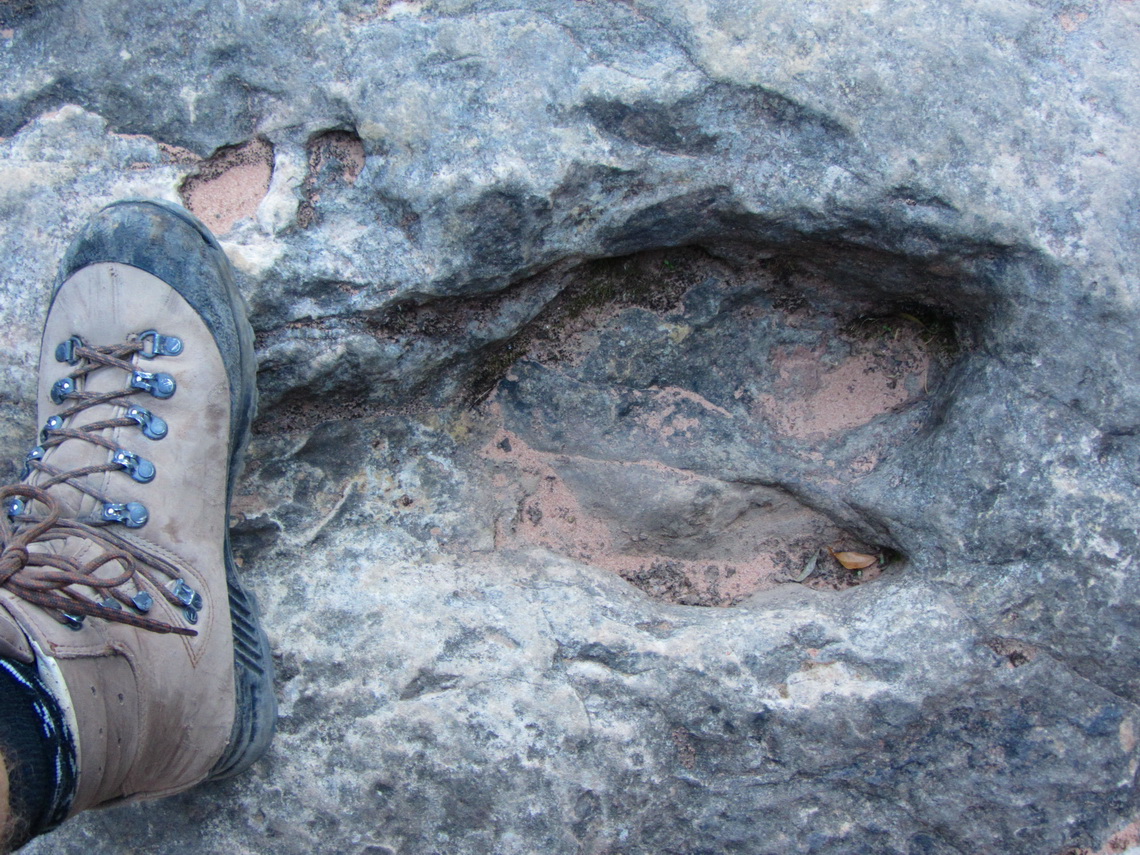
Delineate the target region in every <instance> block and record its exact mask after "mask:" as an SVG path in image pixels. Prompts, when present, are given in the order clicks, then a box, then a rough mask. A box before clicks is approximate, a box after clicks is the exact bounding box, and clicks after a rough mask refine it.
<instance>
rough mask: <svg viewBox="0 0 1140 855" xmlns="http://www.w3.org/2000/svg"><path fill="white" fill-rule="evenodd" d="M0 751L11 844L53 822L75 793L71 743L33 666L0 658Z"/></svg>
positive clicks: (52, 825)
mask: <svg viewBox="0 0 1140 855" xmlns="http://www.w3.org/2000/svg"><path fill="white" fill-rule="evenodd" d="M0 751H2V752H3V754H4V760H5V762H6V764H7V766H8V803H9V808H10V811H11V814H12V820H13V825H14V828H13V836H14V837H16V839H15V840H14V841H12V842H13V844H14V846H16V847H18V846H22V845H23V844H24V843H25V842H27V841H28V840H30V839H31V838H32V837H34V836H35V835H37V834H42V833H43V832H45V831H49V830H51V829H52V828H55V827H56V826H57V825H59V824H60V823H61V822H63V820H64V819H65V818H66V816H67V810H68V807H69V806H70V804H71V799H72V797H73V796H74V794H75V746H74V743H73V741H72V737H71V734H70V733H68V732H67V726H66V724H65V720H64V717H63V712H62V711H61V710H60V708H59V703H58V702H57V701H56V699H55V697H54V696H53V695H52V694H51V692H49V691H48V690H47V688H46V687H45V686H44V685H43V683H42V682H40V679H39V676H38V675H37V672H36V669H35V666H32V665H25V664H23V663H22V662H14V661H12V660H9V659H0Z"/></svg>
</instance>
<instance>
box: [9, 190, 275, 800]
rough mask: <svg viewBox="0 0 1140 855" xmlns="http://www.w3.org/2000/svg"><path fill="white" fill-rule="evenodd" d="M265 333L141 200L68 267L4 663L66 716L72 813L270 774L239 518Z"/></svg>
mask: <svg viewBox="0 0 1140 855" xmlns="http://www.w3.org/2000/svg"><path fill="white" fill-rule="evenodd" d="M254 373H255V364H254V357H253V335H252V331H251V329H250V326H249V323H248V321H247V320H246V317H245V313H244V306H243V302H242V299H241V296H240V295H239V293H238V291H237V289H236V287H235V285H234V279H233V271H232V269H231V268H230V266H229V263H228V261H227V260H226V257H225V255H224V254H223V252H222V250H221V248H220V247H219V246H218V243H217V241H215V240H214V238H213V237H212V236H211V235H210V233H209V232H208V231H207V230H206V228H205V227H204V226H203V225H202V224H201V223H199V222H198V221H197V220H196V219H195V218H194V217H193V216H191V215H190V214H189V213H188V212H186V211H184V210H181V209H178V208H175V207H173V206H168V205H165V204H160V203H154V202H122V203H118V204H114V205H111V206H109V207H107V208H105V209H103V210H102V211H101V212H99V213H98V214H97V215H96V216H95V217H94V218H92V220H91V221H90V223H88V225H87V227H86V228H85V230H84V231H83V233H82V234H81V235H80V236H79V237H78V238H77V239H76V240H75V242H74V243H73V244H72V246H71V248H70V249H69V250H68V253H67V256H66V257H65V259H64V262H63V265H62V269H61V272H60V277H59V280H58V282H57V285H56V288H55V291H54V294H53V297H52V303H51V308H50V310H49V312H48V317H47V321H46V325H45V328H44V336H43V343H42V347H41V352H40V386H39V422H40V424H41V425H42V432H41V434H40V437H39V444H38V445H36V447H35V448H33V449H32V451H31V452H30V453H29V454H28V457H27V463H26V466H25V473H24V477H23V481H22V483H21V484H18V485H15V486H12V487H6V488H3V489H2V490H0V503H2V507H0V540H2V545H3V553H2V554H0V656H3V657H5V658H7V659H9V660H12V661H18V662H22V663H25V664H28V665H33V664H34V666H35V668H36V671H37V673H38V675H39V678H40V680H42V682H43V683H44V684H46V685H47V686H48V688H49V689H50V690H51V694H52V695H53V696H54V697H55V698H56V699H57V700H58V701H59V705H60V707H61V709H62V710H63V713H64V717H65V719H66V725H67V729H69V730H70V735H71V737H72V740H73V743H74V746H75V755H76V769H77V780H76V781H75V784H74V787H73V788H72V792H71V793H70V803H69V804H66V805H64V809H63V810H62V811H60V813H61V814H62V815H58V816H56V817H55V818H54V819H55V821H58V820H59V819H62V818H63V815H70V814H74V813H77V812H78V811H80V810H84V809H86V808H90V807H95V806H100V805H106V804H112V803H115V802H119V801H123V800H133V799H142V798H154V797H159V796H167V795H172V794H174V793H177V792H181V791H182V790H185V789H187V788H189V787H192V786H193V785H195V784H197V783H199V782H201V781H203V780H209V779H216V778H223V777H228V776H229V775H233V774H236V773H238V772H240V771H242V770H243V769H245V768H247V767H248V766H250V765H251V764H252V763H253V762H254V761H255V760H256V759H257V758H258V757H259V756H261V754H262V753H264V751H265V750H266V748H267V747H268V745H269V741H270V738H271V737H272V734H273V726H274V720H275V718H276V703H275V700H274V696H273V679H272V664H271V658H270V651H269V644H268V641H267V639H266V637H265V634H264V632H262V630H261V629H260V627H259V625H258V617H257V608H256V605H255V604H254V601H253V598H252V597H251V596H250V595H249V594H248V593H246V592H245V591H244V590H243V589H242V587H241V585H240V584H239V582H238V579H237V575H236V573H235V564H234V559H233V556H232V554H231V552H230V544H229V526H228V515H229V504H230V498H231V495H232V492H233V485H234V481H235V479H236V477H237V475H238V473H239V470H240V466H241V457H242V454H243V452H244V449H245V445H246V443H247V440H248V437H249V428H250V422H251V420H252V419H253V416H254V410H255V407H256V389H255V385H254Z"/></svg>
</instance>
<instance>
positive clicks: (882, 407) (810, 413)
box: [753, 339, 930, 439]
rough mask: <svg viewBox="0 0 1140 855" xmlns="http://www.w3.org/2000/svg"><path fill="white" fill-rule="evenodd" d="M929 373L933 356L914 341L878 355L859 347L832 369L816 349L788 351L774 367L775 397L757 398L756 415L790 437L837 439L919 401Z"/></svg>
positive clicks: (890, 346) (878, 351)
mask: <svg viewBox="0 0 1140 855" xmlns="http://www.w3.org/2000/svg"><path fill="white" fill-rule="evenodd" d="M929 367H930V355H929V353H928V352H927V351H926V350H925V349H924V348H922V347H921V345H919V344H918V342H916V341H913V340H909V339H903V340H899V341H896V342H890V343H889V344H888V345H887V346H886V347H882V346H880V347H879V348H878V349H876V350H873V349H872V348H871V346H870V345H859V344H857V345H855V346H854V347H853V352H852V353H851V355H850V356H848V357H847V358H845V359H842V360H841V361H839V362H838V363H836V364H830V365H829V364H827V363H826V361H825V360H824V358H823V354H821V353H819V352H817V351H815V350H812V349H810V348H806V347H797V348H793V349H790V350H782V351H779V352H777V354H776V357H775V360H774V363H773V368H774V369H775V371H776V372H777V377H776V380H775V382H774V384H773V393H770V394H763V395H759V396H757V399H756V403H755V405H754V406H753V415H754V416H756V417H757V418H761V419H764V420H766V421H767V422H768V423H770V424H771V425H773V427H775V428H776V430H777V431H779V432H780V433H782V434H784V435H786V436H791V437H796V438H798V439H814V438H819V437H827V436H832V435H834V434H837V433H840V432H841V431H846V430H851V429H852V428H855V427H858V426H859V425H862V424H866V423H867V422H869V421H871V419H873V418H874V417H875V416H878V415H881V414H882V413H888V412H890V411H892V410H894V409H896V408H897V407H900V406H902V405H904V404H906V403H909V402H910V401H912V400H914V399H915V398H917V397H918V396H919V395H920V394H922V391H923V387H924V385H925V382H926V374H927V371H928V370H929Z"/></svg>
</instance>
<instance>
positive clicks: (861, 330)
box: [0, 0, 1140, 855]
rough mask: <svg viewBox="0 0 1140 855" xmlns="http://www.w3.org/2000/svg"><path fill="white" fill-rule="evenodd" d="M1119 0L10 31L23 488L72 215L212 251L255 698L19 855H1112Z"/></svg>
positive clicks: (176, 17) (1129, 657)
mask: <svg viewBox="0 0 1140 855" xmlns="http://www.w3.org/2000/svg"><path fill="white" fill-rule="evenodd" d="M1132 5H1133V4H1129V3H1124V2H1120V3H1113V4H1099V5H1097V4H1071V3H1059V2H1058V3H1051V2H1045V3H1040V2H1034V3H1029V2H1009V3H1002V4H990V5H984V4H983V5H981V6H979V5H977V4H975V5H974V6H966V5H965V4H961V3H943V4H897V3H896V4H891V3H870V4H864V5H862V6H857V5H854V4H840V3H831V4H825V5H823V6H820V5H811V4H806V5H805V4H764V3H760V2H755V0H750V2H745V0H732V2H716V3H713V2H708V0H671V2H639V3H636V4H619V3H612V4H611V3H602V2H579V3H573V4H565V3H543V2H537V3H532V4H529V5H528V7H527V8H523V9H519V8H514V7H512V6H510V5H509V4H502V3H497V2H462V0H455V2H445V1H444V0H441V2H435V3H429V2H425V3H420V2H394V3H386V2H385V3H364V2H357V0H339V2H307V3H301V2H277V3H254V2H248V0H247V2H244V3H239V4H220V3H205V2H198V0H190V1H189V2H184V3H180V4H176V5H175V6H171V5H170V4H147V3H139V2H127V3H122V2H120V3H114V4H112V3H109V2H105V0H87V2H83V3H80V2H78V0H54V2H50V3H48V2H44V3H39V4H34V3H19V2H12V3H5V4H2V8H0V16H2V18H3V20H2V21H0V26H3V27H4V28H5V29H4V30H3V31H2V32H0V39H2V40H3V42H4V51H3V52H2V53H0V70H2V71H3V79H4V87H3V91H2V93H0V134H2V135H3V136H4V139H3V140H0V148H2V150H3V159H2V160H0V206H2V213H3V219H4V222H5V224H6V227H5V229H4V230H3V231H2V232H0V247H2V249H3V252H4V257H5V258H6V259H7V260H8V263H7V266H6V268H5V269H6V273H5V278H4V286H3V288H4V290H3V293H4V300H3V305H2V306H0V312H2V313H3V318H4V321H5V323H4V324H3V325H2V326H0V329H3V330H4V332H3V342H4V344H5V347H4V348H3V351H2V354H0V408H2V409H3V413H4V415H5V416H7V418H5V419H4V420H3V424H4V427H3V429H2V430H3V433H2V438H3V439H5V440H7V441H9V442H8V445H7V446H6V447H9V448H11V449H12V451H11V452H10V454H9V455H8V456H7V457H6V458H5V463H4V466H6V467H7V468H8V471H9V473H10V474H14V473H15V472H16V470H17V468H18V460H19V458H20V457H21V453H20V451H19V448H21V447H22V445H23V444H24V443H25V442H26V438H30V436H31V435H32V433H33V431H34V424H33V417H32V413H31V410H30V407H29V404H30V401H31V393H32V389H33V383H34V364H33V354H34V352H35V348H36V344H37V342H38V327H39V323H40V321H41V319H42V314H43V311H44V308H45V305H44V304H45V297H46V295H47V293H48V290H49V286H50V282H51V278H52V276H53V268H54V265H55V263H56V260H57V259H58V257H59V255H60V254H61V252H62V250H63V247H64V246H65V245H66V243H67V241H68V240H69V238H70V236H71V234H73V233H74V231H75V230H76V228H77V227H78V224H79V223H80V222H82V220H83V219H84V218H85V217H86V216H88V215H89V214H90V213H91V212H93V211H94V210H96V209H97V208H98V207H99V206H101V205H102V204H104V203H106V202H108V201H110V200H112V199H114V198H120V197H123V196H130V195H147V196H157V197H161V198H167V199H178V198H180V193H181V192H185V198H186V199H187V200H188V203H189V204H190V205H191V207H193V208H195V209H196V210H197V211H198V213H199V214H200V215H202V216H203V217H205V218H206V220H207V221H208V222H212V223H214V224H215V225H217V226H218V228H219V230H221V229H225V228H226V227H227V225H228V224H229V223H230V221H231V220H232V221H233V225H232V226H229V228H228V230H226V231H225V233H224V234H222V235H221V238H222V240H223V243H224V245H225V246H226V249H227V251H228V252H229V254H230V256H231V258H232V259H233V261H234V263H235V265H236V266H237V268H238V270H239V274H240V276H241V284H242V287H243V289H244V291H245V293H246V295H247V297H248V299H249V302H250V305H251V308H252V320H253V324H254V327H255V330H256V331H257V334H258V356H259V360H260V368H261V371H260V375H259V383H260V386H261V393H262V409H261V416H260V421H259V423H258V430H259V433H258V434H257V436H256V437H255V441H254V446H253V449H252V452H251V458H250V465H249V468H248V471H247V474H246V476H245V479H244V481H243V483H242V485H241V487H240V490H239V496H238V499H237V502H236V506H235V509H234V510H235V517H234V527H235V536H236V540H237V544H238V547H239V550H240V553H241V555H242V558H243V561H244V567H245V570H246V572H247V578H248V579H249V582H250V585H251V587H252V588H253V589H254V590H255V591H256V592H257V594H258V596H259V597H260V599H261V602H262V606H263V610H264V612H265V613H266V616H267V621H268V628H269V632H270V635H271V638H272V640H273V642H274V645H275V649H276V651H277V653H278V657H279V662H278V665H279V674H278V678H279V683H280V699H281V712H282V717H281V721H280V731H279V736H278V739H277V741H276V742H275V744H274V747H273V749H272V751H271V752H270V754H269V756H268V757H267V758H266V760H265V761H263V762H262V763H261V764H259V765H258V766H257V767H256V769H255V771H254V772H253V773H252V774H250V775H247V776H245V777H244V778H241V779H239V780H236V781H231V782H225V783H220V784H213V785H209V786H206V787H202V788H199V789H198V790H195V791H193V792H191V793H188V794H185V795H183V796H180V797H177V798H175V799H171V800H168V801H165V802H161V803H157V804H148V805H143V806H134V807H123V808H118V809H115V810H112V811H106V812H100V813H95V814H91V815H88V816H84V817H81V818H79V819H77V820H75V821H73V822H71V823H69V824H67V825H66V826H64V827H63V828H62V829H60V830H59V831H57V832H55V833H53V834H52V835H50V836H49V837H47V838H45V839H43V840H41V841H39V842H37V843H34V844H32V845H31V846H30V847H29V850H28V851H32V852H45V853H46V852H49V851H50V852H76V853H78V852H84V853H90V852H95V853H99V852H107V853H112V852H116V853H117V852H122V851H125V850H127V849H130V850H132V851H138V852H156V853H158V852H170V851H188V852H201V853H207V852H210V853H215V852H216V853H222V852H225V853H230V852H238V851H242V852H245V851H248V852H269V851H272V852H275V853H293V852H297V853H309V852H345V853H361V855H363V853H369V855H381V853H421V852H454V853H492V852H494V853H532V852H550V853H564V852H565V853H570V852H593V853H605V852H609V853H666V852H676V853H698V852H699V853H727V852H748V853H758V855H759V853H768V852H771V853H776V852H779V853H787V852H802V853H857V852H874V853H906V855H919V853H937V855H942V853H955V852H970V853H1033V855H1038V854H1039V853H1057V855H1060V853H1076V852H1088V853H1092V852H1096V851H1120V850H1122V849H1124V848H1126V847H1127V846H1128V845H1131V844H1133V843H1135V838H1136V833H1135V828H1136V826H1134V825H1130V823H1134V822H1136V821H1137V820H1138V819H1140V811H1138V808H1137V804H1136V802H1137V797H1138V790H1137V787H1136V784H1135V773H1136V768H1137V762H1138V760H1140V749H1138V744H1137V734H1138V732H1140V715H1138V709H1137V701H1138V697H1137V695H1138V690H1137V681H1136V674H1137V668H1138V665H1140V661H1138V660H1140V653H1138V650H1140V646H1138V644H1137V641H1138V637H1140V619H1138V618H1137V617H1136V609H1135V607H1134V599H1135V597H1134V591H1135V590H1136V587H1137V582H1138V581H1140V578H1138V577H1140V569H1138V568H1137V567H1135V566H1134V565H1135V563H1136V562H1135V559H1136V555H1137V549H1138V546H1140V545H1138V543H1137V539H1138V536H1137V531H1138V523H1140V519H1138V516H1140V515H1138V512H1137V493H1138V485H1137V474H1136V473H1137V471H1138V465H1140V440H1138V436H1140V384H1137V382H1136V380H1135V378H1136V377H1137V376H1140V365H1138V360H1140V348H1138V347H1137V333H1136V330H1137V328H1138V326H1137V321H1138V318H1137V309H1136V303H1137V298H1136V293H1135V291H1136V282H1137V272H1138V269H1137V267H1138V265H1137V250H1136V247H1137V246H1138V244H1140V216H1138V214H1137V211H1138V210H1140V180H1138V176H1140V170H1138V164H1137V160H1138V158H1140V153H1138V152H1140V149H1137V146H1136V144H1135V140H1136V127H1137V119H1138V116H1140V103H1138V102H1140V88H1138V87H1137V86H1136V84H1135V67H1136V63H1137V59H1138V52H1140V48H1138V47H1137V45H1140V40H1138V39H1137V29H1138V26H1137V25H1138V20H1137V14H1138V13H1137V12H1136V11H1135V10H1134V9H1133V8H1132ZM270 163H271V165H272V171H271V174H270V175H269V177H268V178H267V179H266V178H265V169H266V168H268V166H269V165H270ZM243 169H245V170H247V171H245V172H243V171H242V170H243ZM259 170H260V171H259ZM264 180H267V181H268V189H265V184H264V183H263V182H264ZM226 181H230V182H231V184H230V185H226V184H224V182H226ZM215 182H223V183H221V184H219V183H215ZM227 187H229V188H230V191H233V188H238V189H239V190H240V191H241V192H238V193H237V196H236V197H235V196H234V194H233V192H230V191H226V188H227ZM223 191H226V192H223ZM227 192H228V193H229V195H227ZM262 194H264V195H262ZM218 200H221V201H220V202H219V201H218ZM219 206H221V207H219ZM223 208H224V209H223ZM211 218H212V219H211ZM828 547H830V548H833V549H835V550H836V551H843V550H846V551H855V552H861V553H866V554H868V555H871V556H874V557H876V559H877V560H876V562H875V563H874V564H873V565H872V566H871V567H868V568H866V569H865V570H863V571H854V570H847V569H844V568H843V567H841V566H840V565H839V563H838V562H836V561H835V560H834V559H833V558H831V556H830V555H829V554H828V553H827V548H828ZM812 556H815V559H814V560H815V562H816V564H815V566H814V568H813V572H812V573H811V574H810V575H809V576H807V577H806V578H805V580H804V581H803V582H802V583H797V582H794V581H792V580H793V579H795V578H798V577H800V576H801V575H802V573H803V571H804V570H805V569H806V568H807V566H808V564H809V562H810V561H811V560H812Z"/></svg>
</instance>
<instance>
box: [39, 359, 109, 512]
mask: <svg viewBox="0 0 1140 855" xmlns="http://www.w3.org/2000/svg"><path fill="white" fill-rule="evenodd" d="M69 369H70V366H68V365H67V364H66V363H61V364H60V375H59V376H60V377H65V376H67V374H68V373H69ZM130 381H131V375H130V374H128V373H127V372H125V371H122V370H121V369H118V368H113V367H109V366H104V367H101V368H98V369H96V370H95V371H92V372H91V373H90V374H87V375H86V376H85V377H82V378H80V379H79V380H77V381H76V383H77V385H78V387H79V389H80V390H81V391H84V392H95V393H106V392H118V391H121V390H122V389H125V388H128V387H129V385H130ZM130 400H131V399H130V398H125V399H124V398H121V399H119V400H118V401H117V402H115V403H111V404H98V405H96V406H92V407H88V408H86V409H84V410H80V411H79V412H78V413H76V414H75V415H74V416H72V417H71V418H69V419H68V420H67V422H66V423H65V427H68V428H72V429H79V428H82V427H84V426H85V425H89V424H92V423H94V422H101V421H106V420H108V419H113V418H118V417H120V416H122V415H123V413H124V411H125V409H126V407H127V406H129V403H124V402H129V401H130ZM73 403H74V400H73V399H70V398H69V399H67V400H66V401H65V402H64V404H63V405H62V406H61V407H60V408H59V409H61V410H62V409H66V408H67V407H68V406H70V405H71V404H73ZM120 430H121V429H120V428H104V429H103V430H101V431H96V432H95V433H94V434H93V436H100V437H103V438H104V439H108V440H110V441H112V442H115V443H116V444H117V438H118V437H117V434H118V433H119V431H120ZM112 454H113V452H112V451H110V450H109V449H107V448H104V447H103V446H101V445H96V444H95V443H93V442H88V441H87V440H83V439H65V440H64V441H63V442H62V443H60V444H59V445H57V446H54V447H52V448H48V449H47V451H46V453H45V454H44V456H43V461H44V463H46V464H48V465H50V466H52V467H54V468H56V469H58V470H61V471H63V472H70V471H72V470H75V469H82V468H83V467H86V466H98V465H102V464H104V463H108V462H109V461H110V460H111V457H112ZM49 477H50V476H48V475H47V474H45V473H43V472H36V473H33V474H32V476H31V477H30V478H29V479H28V480H29V483H31V484H32V485H34V486H39V485H40V484H42V483H43V482H44V481H46V480H48V478H49ZM123 477H126V476H124V475H120V474H119V473H117V472H99V473H96V474H94V475H85V476H82V477H79V478H76V479H73V480H75V481H77V482H78V483H83V484H85V485H86V486H88V487H90V488H92V489H94V490H97V491H98V492H100V493H102V494H104V495H105V496H107V498H108V499H110V500H111V501H115V500H116V499H115V482H116V481H117V480H119V479H120V478H123ZM48 492H49V493H50V494H51V495H52V497H53V498H55V500H56V501H57V502H59V503H60V511H61V513H62V515H63V516H64V517H67V518H71V519H76V518H91V517H99V516H100V514H101V513H102V510H103V504H102V502H101V501H99V500H97V499H95V498H93V497H91V496H88V495H87V494H86V493H84V492H82V491H81V490H77V489H76V488H74V487H72V486H71V485H69V484H67V483H63V484H56V485H54V486H52V487H49V488H48Z"/></svg>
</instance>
